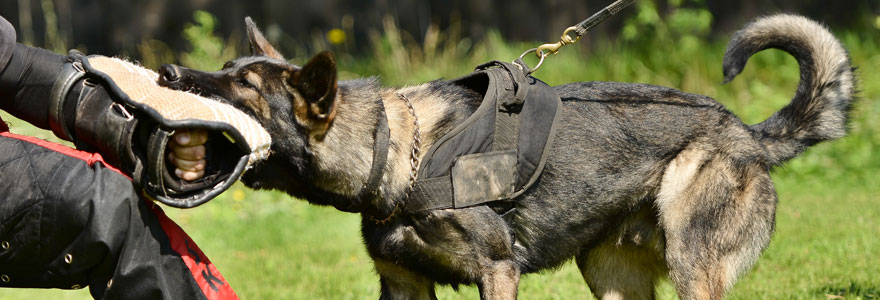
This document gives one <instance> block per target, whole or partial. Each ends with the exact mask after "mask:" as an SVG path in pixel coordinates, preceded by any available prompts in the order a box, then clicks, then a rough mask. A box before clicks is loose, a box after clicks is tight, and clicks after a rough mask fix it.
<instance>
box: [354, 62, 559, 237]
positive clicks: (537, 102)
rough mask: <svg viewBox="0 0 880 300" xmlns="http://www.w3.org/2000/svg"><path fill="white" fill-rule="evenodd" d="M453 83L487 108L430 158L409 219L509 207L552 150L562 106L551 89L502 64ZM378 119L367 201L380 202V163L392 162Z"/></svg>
mask: <svg viewBox="0 0 880 300" xmlns="http://www.w3.org/2000/svg"><path fill="white" fill-rule="evenodd" d="M453 82H454V83H456V84H458V85H461V86H464V87H468V88H472V89H473V90H475V91H482V92H483V95H484V96H483V100H482V103H481V104H480V106H479V107H478V108H477V110H476V111H475V112H474V113H473V114H472V115H471V116H470V117H468V118H467V119H466V120H465V121H464V122H463V123H462V124H460V125H458V126H457V127H455V128H454V129H453V130H452V131H450V132H449V133H447V134H446V135H444V136H443V137H441V138H440V139H439V140H438V141H437V142H436V143H435V144H434V145H433V146H432V147H431V148H430V149H428V151H427V152H426V153H425V156H424V157H423V158H422V161H421V163H420V164H419V168H418V176H417V178H419V179H418V180H416V181H415V183H414V185H413V187H412V189H413V190H412V191H411V193H410V195H409V198H408V199H407V200H406V203H405V204H404V205H403V208H402V210H403V212H405V213H418V212H424V211H428V210H434V209H449V208H455V209H457V208H465V207H473V206H477V205H485V204H490V203H499V202H508V203H510V200H513V199H515V198H516V197H517V196H519V195H521V194H522V193H523V192H525V191H526V190H527V189H528V188H529V187H530V186H531V185H532V184H533V183H535V181H536V180H537V179H538V177H539V176H540V174H541V171H542V170H543V168H544V163H545V162H546V160H547V155H548V152H549V149H550V147H551V146H552V144H553V139H554V136H555V133H556V127H557V123H558V119H559V111H560V109H561V107H562V105H561V103H562V101H561V100H560V98H559V96H558V95H557V94H556V92H555V91H554V90H553V88H551V87H550V86H548V85H547V84H546V83H544V82H542V81H540V80H538V79H536V78H534V77H531V76H529V75H527V74H526V73H525V72H523V71H522V70H521V69H520V68H519V67H517V66H516V65H514V64H511V63H506V62H499V61H493V62H489V63H486V64H483V65H480V66H479V67H477V68H476V71H475V72H474V73H472V74H469V75H467V76H464V77H462V78H459V79H455V80H453ZM380 115H382V116H380V119H379V122H378V123H379V124H378V125H379V126H378V127H377V130H376V132H375V133H374V134H375V135H376V142H375V145H374V164H373V169H372V170H371V172H370V173H371V174H370V179H369V181H368V182H369V184H368V185H367V187H366V188H365V189H364V191H363V192H362V193H361V196H362V197H370V196H375V194H374V193H375V192H376V191H377V186H378V184H377V180H376V179H375V178H376V177H381V173H382V170H381V167H380V168H377V167H376V165H377V164H376V163H377V162H379V164H380V165H384V163H383V162H384V161H385V156H386V155H387V150H386V151H382V149H383V148H386V147H387V145H388V141H387V139H388V134H387V124H386V122H387V121H386V120H385V119H384V114H383V113H381V112H380ZM371 198H372V197H371ZM362 199H363V198H362ZM514 206H515V205H511V206H510V207H511V208H514ZM396 211H397V209H395V212H396ZM510 211H513V210H512V209H505V210H504V211H503V212H504V213H509V212H510ZM393 214H394V212H392V216H393ZM392 216H389V217H388V219H390V218H391V217H392ZM386 220H387V219H386ZM377 223H384V221H377Z"/></svg>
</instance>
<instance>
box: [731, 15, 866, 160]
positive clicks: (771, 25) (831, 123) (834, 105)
mask: <svg viewBox="0 0 880 300" xmlns="http://www.w3.org/2000/svg"><path fill="white" fill-rule="evenodd" d="M768 48H776V49H780V50H783V51H786V52H788V53H789V54H791V55H792V56H794V58H795V59H796V60H797V62H798V64H799V65H800V72H801V75H800V84H799V85H798V88H797V92H796V93H795V95H794V98H793V99H792V101H791V103H789V104H788V105H787V106H786V107H784V108H782V109H781V110H780V111H777V112H776V113H775V114H773V116H771V117H770V118H769V119H767V120H765V121H764V122H761V123H759V124H756V125H752V126H751V129H752V130H754V133H755V135H756V137H757V138H758V140H759V141H760V142H761V143H762V144H763V145H764V146H765V147H766V148H767V151H768V154H769V157H768V162H769V163H770V164H771V165H778V164H781V163H783V162H785V161H787V160H789V159H792V158H794V157H795V156H797V155H798V154H800V153H801V152H803V151H804V150H805V149H806V148H807V147H809V146H812V145H814V144H816V143H819V142H822V141H827V140H831V139H835V138H840V137H843V136H844V135H846V132H847V122H848V119H849V113H850V110H851V108H852V104H853V101H854V97H855V91H856V88H855V85H856V79H855V76H854V75H853V68H852V65H851V63H850V59H849V55H848V53H847V51H846V50H845V49H844V48H843V45H841V43H840V41H839V40H837V38H835V37H834V36H833V35H832V34H831V32H829V31H828V29H826V28H825V27H824V26H822V25H820V24H818V23H816V22H815V21H812V20H810V19H807V18H804V17H801V16H793V15H785V14H782V15H775V16H770V17H765V18H761V19H758V20H756V21H754V22H752V23H751V24H749V25H747V26H746V27H745V28H743V29H742V30H740V31H738V32H737V33H735V34H734V36H733V38H732V39H731V41H730V43H729V44H728V46H727V51H726V53H725V55H724V78H725V83H726V82H728V81H730V80H732V79H733V78H734V77H736V75H738V74H739V73H740V72H742V70H743V67H745V64H746V61H747V60H748V59H749V57H751V56H752V55H753V54H755V53H756V52H758V51H761V50H764V49H768Z"/></svg>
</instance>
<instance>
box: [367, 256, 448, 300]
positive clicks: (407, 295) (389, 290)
mask: <svg viewBox="0 0 880 300" xmlns="http://www.w3.org/2000/svg"><path fill="white" fill-rule="evenodd" d="M374 263H375V266H376V272H377V273H379V281H380V283H381V287H382V290H381V295H380V296H379V299H380V300H437V295H436V294H434V282H433V281H431V280H430V279H428V278H425V277H424V276H422V275H419V274H416V273H414V272H412V271H410V270H407V269H404V268H402V267H400V266H397V265H395V264H392V263H390V262H387V261H384V260H380V259H374Z"/></svg>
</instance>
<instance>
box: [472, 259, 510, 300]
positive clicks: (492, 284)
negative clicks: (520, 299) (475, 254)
mask: <svg viewBox="0 0 880 300" xmlns="http://www.w3.org/2000/svg"><path fill="white" fill-rule="evenodd" d="M519 275H520V274H519V268H518V267H517V266H516V264H514V263H513V262H512V261H507V260H505V261H496V262H493V263H492V264H491V265H490V266H489V267H488V268H487V270H485V271H484V272H483V276H482V278H480V283H479V284H478V285H479V287H480V299H483V300H502V299H507V300H513V299H516V292H517V287H518V286H519Z"/></svg>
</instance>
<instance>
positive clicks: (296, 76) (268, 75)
mask: <svg viewBox="0 0 880 300" xmlns="http://www.w3.org/2000/svg"><path fill="white" fill-rule="evenodd" d="M245 22H246V23H247V31H248V39H249V41H250V47H251V56H246V57H240V58H237V59H234V60H232V61H229V62H227V63H226V64H225V65H224V66H223V68H222V69H221V70H219V71H216V72H203V71H198V70H192V69H188V68H185V67H181V66H177V65H163V66H161V67H160V69H159V73H160V78H159V84H160V85H162V86H165V87H169V88H172V89H177V90H186V91H192V92H195V93H197V94H200V95H202V96H205V97H209V98H214V99H217V100H219V101H221V102H226V103H229V104H231V105H233V106H234V107H236V108H238V109H240V110H242V111H244V112H246V113H248V114H249V115H251V116H252V117H254V118H255V119H256V120H258V121H259V122H260V123H261V124H262V125H263V127H265V128H266V130H267V131H269V133H270V135H272V139H273V145H272V151H273V155H271V156H270V161H267V162H264V163H262V164H259V165H257V166H256V167H255V169H254V170H252V171H251V172H248V173H251V174H250V175H251V176H248V175H249V174H245V176H244V177H243V178H242V180H243V181H245V183H246V184H248V185H249V186H252V187H255V188H278V189H285V190H286V189H288V188H290V187H289V186H290V182H284V183H281V182H278V183H272V182H268V181H271V180H272V179H271V178H276V179H278V180H281V179H282V178H291V177H299V176H295V175H300V176H302V175H303V174H305V173H307V172H306V168H307V166H306V161H307V160H308V156H309V155H310V151H309V149H308V141H309V140H313V139H318V140H320V139H321V138H322V137H323V135H324V134H325V133H326V132H327V130H328V129H329V128H330V126H331V125H332V123H333V120H334V117H335V115H336V110H337V105H338V102H339V101H338V100H337V88H338V87H337V81H336V60H335V58H334V57H333V55H332V54H331V53H330V52H321V53H319V54H317V55H315V56H314V57H313V58H311V59H310V60H309V61H308V62H307V63H305V65H303V66H302V67H300V66H297V65H294V64H291V63H288V62H287V61H286V60H285V59H284V57H283V56H282V55H281V54H280V53H279V52H278V51H277V50H275V48H274V47H272V45H270V44H269V42H268V41H267V40H266V38H265V37H264V36H263V34H262V33H261V32H260V30H259V29H258V28H257V26H256V25H255V24H254V22H253V21H251V19H250V18H247V19H245ZM279 160H283V161H279ZM255 172H256V173H261V174H258V175H257V176H253V175H254V174H252V173H255ZM290 172H298V173H296V174H290ZM288 192H290V191H288Z"/></svg>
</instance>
